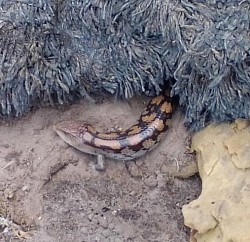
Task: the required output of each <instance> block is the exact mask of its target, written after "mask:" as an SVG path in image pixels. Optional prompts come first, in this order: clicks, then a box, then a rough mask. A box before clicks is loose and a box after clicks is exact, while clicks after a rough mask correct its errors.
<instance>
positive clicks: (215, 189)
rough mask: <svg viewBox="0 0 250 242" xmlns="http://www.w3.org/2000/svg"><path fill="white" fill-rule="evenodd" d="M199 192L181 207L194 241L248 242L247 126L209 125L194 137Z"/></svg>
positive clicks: (249, 148)
mask: <svg viewBox="0 0 250 242" xmlns="http://www.w3.org/2000/svg"><path fill="white" fill-rule="evenodd" d="M192 149H193V150H194V151H196V154H197V159H198V167H199V173H200V176H201V179H202V192H201V195H200V197H199V198H198V199H197V200H194V201H192V202H190V203H189V204H187V205H184V206H183V209H182V212H183V216H184V222H185V224H186V225H187V226H189V227H190V228H192V229H195V230H197V231H198V232H197V233H196V234H195V235H194V236H195V238H196V239H197V242H250V169H249V168H250V127H249V123H248V122H247V121H245V120H237V121H235V123H232V124H220V125H210V126H208V127H207V128H205V129H204V130H202V131H200V132H198V133H197V134H195V135H194V137H193V140H192Z"/></svg>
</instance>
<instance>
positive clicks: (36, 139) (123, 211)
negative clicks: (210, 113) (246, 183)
mask: <svg viewBox="0 0 250 242" xmlns="http://www.w3.org/2000/svg"><path fill="white" fill-rule="evenodd" d="M145 105H146V98H144V97H137V98H134V99H132V100H131V101H130V102H129V103H128V102H125V101H124V102H121V101H114V100H111V99H109V100H104V101H103V102H102V103H99V104H94V103H91V102H88V101H82V102H80V103H79V104H75V105H72V106H68V107H65V106H64V107H63V108H62V107H60V108H41V109H39V110H36V111H33V112H32V113H29V114H27V115H26V116H25V117H22V118H18V119H15V120H11V121H0V214H1V215H2V216H1V217H0V218H1V219H0V225H1V224H2V226H0V241H18V240H19V239H13V237H14V234H15V233H17V232H19V236H20V237H21V238H25V237H29V236H30V238H28V239H27V240H26V241H28V242H31V241H32V242H35V241H37V242H50V241H51V242H57V241H60V242H70V241H75V242H85V241H86V242H87V241H114V242H119V241H121V242H122V241H131V242H132V241H138V242H140V241H154V242H156V241H171V242H182V241H188V240H189V233H190V231H189V229H188V228H186V227H185V226H184V224H183V217H182V213H181V208H182V205H183V204H186V203H188V202H189V201H191V200H193V199H195V198H197V197H198V196H199V194H200V180H199V177H198V176H191V177H189V176H190V174H193V173H194V171H195V170H196V162H195V157H194V156H193V155H192V154H189V153H188V149H187V147H188V146H189V142H190V133H188V132H187V131H186V129H185V127H184V126H183V118H182V114H181V112H180V111H178V110H177V111H176V112H175V115H174V117H173V123H172V127H171V128H170V130H169V131H168V134H167V137H166V138H165V140H164V141H163V142H162V144H161V145H160V146H159V147H157V148H156V149H155V150H154V151H152V152H151V153H149V154H147V155H145V156H144V157H142V158H140V159H137V160H136V161H132V162H127V163H124V162H119V161H118V162H117V161H112V160H107V162H106V169H105V171H102V172H99V171H96V170H95V169H93V161H94V160H95V157H92V156H90V155H87V154H83V153H81V152H79V151H77V150H75V149H74V148H72V147H69V146H68V145H67V144H65V143H64V142H63V140H61V139H60V138H59V137H58V136H57V135H56V133H55V132H54V131H53V129H52V126H53V124H56V123H58V122H60V121H63V120H70V119H82V120H87V121H88V122H90V123H91V124H94V126H96V127H97V128H99V129H103V128H112V127H116V126H119V127H124V128H126V127H128V126H129V125H131V124H133V122H134V121H135V120H136V119H137V118H138V117H139V115H140V113H141V111H142V110H143V107H144V106H145ZM173 176H175V177H173ZM176 176H177V177H176ZM186 177H189V178H186ZM4 223H5V225H3V224H4ZM7 223H8V224H7ZM22 231H29V233H23V232H22ZM21 238H20V239H21Z"/></svg>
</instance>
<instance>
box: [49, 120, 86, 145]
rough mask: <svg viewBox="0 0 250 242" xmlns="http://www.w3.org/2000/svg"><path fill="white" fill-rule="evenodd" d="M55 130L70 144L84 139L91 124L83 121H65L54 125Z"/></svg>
mask: <svg viewBox="0 0 250 242" xmlns="http://www.w3.org/2000/svg"><path fill="white" fill-rule="evenodd" d="M53 128H54V130H55V132H56V133H57V134H58V135H59V136H60V137H61V138H62V139H63V140H64V141H65V142H66V143H68V144H70V145H72V143H73V142H77V141H78V140H80V139H82V137H83V135H84V134H85V133H86V132H87V131H88V130H89V128H90V125H89V124H87V123H85V122H82V121H64V122H61V123H59V124H56V125H54V126H53Z"/></svg>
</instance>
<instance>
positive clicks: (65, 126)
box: [54, 95, 172, 161]
mask: <svg viewBox="0 0 250 242" xmlns="http://www.w3.org/2000/svg"><path fill="white" fill-rule="evenodd" d="M171 118H172V104H171V99H170V97H169V96H167V95H160V96H157V97H155V98H153V99H152V100H151V101H150V102H149V103H148V105H147V107H146V109H145V111H144V112H143V113H142V114H141V116H140V118H139V120H138V121H137V122H136V124H134V125H132V126H131V127H130V128H128V129H127V130H125V131H122V132H111V133H102V132H99V131H97V130H96V129H95V128H94V127H93V126H92V125H90V124H89V123H86V122H83V121H65V122H62V123H59V124H57V125H55V126H54V130H55V131H56V133H57V134H58V135H59V136H60V137H61V138H62V139H63V140H64V141H65V142H66V143H68V144H69V145H71V146H73V147H74V148H76V149H78V150H80V151H83V152H85V153H88V154H93V155H97V156H98V157H99V158H103V156H105V157H108V158H112V159H116V160H123V161H126V160H133V159H135V158H137V157H140V156H142V155H144V154H145V153H147V152H148V151H150V150H152V149H153V148H155V147H156V146H157V145H158V144H159V143H160V142H161V140H162V139H163V137H164V136H165V133H166V130H167V129H168V126H169V124H168V122H169V120H170V119H171Z"/></svg>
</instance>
